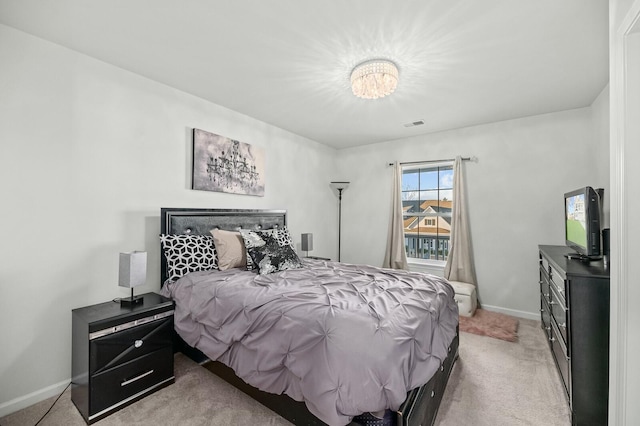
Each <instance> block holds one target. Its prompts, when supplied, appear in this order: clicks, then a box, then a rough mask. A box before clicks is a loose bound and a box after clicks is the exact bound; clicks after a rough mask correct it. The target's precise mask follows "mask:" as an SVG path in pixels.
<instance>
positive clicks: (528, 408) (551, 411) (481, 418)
mask: <svg viewBox="0 0 640 426" xmlns="http://www.w3.org/2000/svg"><path fill="white" fill-rule="evenodd" d="M459 352H460V357H459V359H458V361H457V362H456V364H455V366H454V369H453V372H452V374H451V378H450V379H449V383H448V385H447V389H446V392H445V395H444V397H443V401H442V404H441V406H440V410H439V412H438V418H437V419H436V425H437V426H461V425H474V426H485V425H486V426H494V425H498V426H501V425H509V426H518V425H531V426H534V425H536V426H537V425H546V426H569V425H570V421H569V408H568V404H567V401H566V398H565V396H564V394H563V390H562V385H561V383H560V378H559V377H558V373H557V372H556V370H555V366H554V363H553V359H552V358H551V353H550V351H549V347H548V344H547V342H546V340H545V337H544V333H543V331H542V330H541V329H540V322H538V321H533V320H523V319H521V320H520V325H519V339H518V342H515V343H513V342H507V341H504V340H498V339H493V338H489V337H486V336H479V335H476V334H470V333H465V332H462V333H461V336H460V350H459ZM175 375H176V382H175V383H174V384H172V385H170V386H168V387H166V388H164V389H161V390H160V391H158V392H156V393H154V394H152V395H149V396H148V397H146V398H144V399H142V400H140V401H138V402H136V403H134V404H132V405H130V406H128V407H125V408H124V409H122V410H120V411H118V412H116V413H114V414H112V415H110V416H109V417H106V418H105V419H103V420H100V421H99V422H96V423H94V425H96V426H123V425H134V426H135V425H138V426H146V425H153V426H161V425H187V426H200V425H211V426H214V425H215V426H217V425H220V426H227V425H237V426H245V425H247V426H248V425H290V423H289V422H287V421H286V420H284V419H283V418H282V417H280V416H278V415H277V414H275V413H274V412H272V411H271V410H269V409H267V408H265V407H264V406H262V405H261V404H259V403H257V402H256V401H254V400H253V399H251V398H249V397H248V396H246V395H245V394H243V393H242V392H240V391H238V390H237V389H235V388H234V387H232V386H231V385H229V384H228V383H226V382H224V381H223V380H222V379H220V378H218V377H217V376H215V375H213V374H212V373H210V372H209V371H208V370H206V369H205V368H203V367H201V366H200V365H198V364H196V363H194V362H193V361H191V360H190V359H188V358H187V357H185V356H184V355H182V354H176V357H175ZM54 400H55V398H50V399H47V400H45V401H42V402H39V403H37V404H35V405H32V406H30V407H27V408H25V409H23V410H20V411H17V412H15V413H13V414H10V415H8V416H6V417H3V418H0V425H1V426H32V425H35V424H36V422H37V421H38V420H39V419H40V417H41V416H42V415H43V414H44V413H45V412H46V411H47V409H48V408H49V407H50V406H51V404H52V403H53V401H54ZM40 425H43V426H46V425H55V426H57V425H65V426H66V425H69V426H83V425H85V423H84V420H83V419H82V417H81V416H80V413H78V411H77V410H76V408H75V406H74V405H73V403H72V402H71V393H70V391H69V390H67V391H65V392H64V394H63V395H62V397H61V398H60V400H59V401H58V402H57V403H56V404H55V406H54V407H53V409H52V410H51V412H50V413H49V414H48V415H47V416H46V417H45V419H44V420H43V421H42V422H41V423H40Z"/></svg>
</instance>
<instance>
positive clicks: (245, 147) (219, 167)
mask: <svg viewBox="0 0 640 426" xmlns="http://www.w3.org/2000/svg"><path fill="white" fill-rule="evenodd" d="M192 189H196V190H202V191H215V192H228V193H231V194H244V195H255V196H258V197H262V196H264V151H263V150H262V148H259V147H256V146H253V145H250V144H248V143H243V142H238V141H237V140H234V139H230V138H227V137H224V136H220V135H216V134H215V133H209V132H206V131H204V130H200V129H193V179H192Z"/></svg>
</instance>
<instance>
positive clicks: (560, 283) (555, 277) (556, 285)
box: [549, 266, 566, 303]
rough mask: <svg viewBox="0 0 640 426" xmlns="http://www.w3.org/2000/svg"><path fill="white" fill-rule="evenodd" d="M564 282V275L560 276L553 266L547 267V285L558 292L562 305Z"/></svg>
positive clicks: (563, 300) (563, 301)
mask: <svg viewBox="0 0 640 426" xmlns="http://www.w3.org/2000/svg"><path fill="white" fill-rule="evenodd" d="M565 281H566V277H565V276H564V275H562V274H560V272H558V271H557V270H556V269H555V268H554V267H553V266H549V284H550V286H551V288H553V289H555V290H556V291H557V292H558V295H559V296H560V299H562V303H565Z"/></svg>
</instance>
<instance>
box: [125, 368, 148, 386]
mask: <svg viewBox="0 0 640 426" xmlns="http://www.w3.org/2000/svg"><path fill="white" fill-rule="evenodd" d="M149 374H153V370H149V371H147V372H146V373H142V374H141V375H139V376H136V377H134V378H133V379H129V380H125V381H124V382H122V383H120V386H127V385H130V384H131V383H133V382H136V381H138V380H140V379H142V378H143V377H147V376H148V375H149Z"/></svg>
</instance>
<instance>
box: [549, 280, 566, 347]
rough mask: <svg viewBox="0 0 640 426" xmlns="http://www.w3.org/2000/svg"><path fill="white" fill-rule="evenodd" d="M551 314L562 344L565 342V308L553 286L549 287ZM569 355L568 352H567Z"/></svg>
mask: <svg viewBox="0 0 640 426" xmlns="http://www.w3.org/2000/svg"><path fill="white" fill-rule="evenodd" d="M549 305H550V308H551V315H552V316H553V319H554V320H555V322H556V325H557V326H558V330H559V333H560V336H561V337H562V340H563V342H564V344H565V345H566V344H567V318H568V317H569V316H568V315H567V308H566V307H565V306H564V300H562V299H561V298H560V296H559V295H558V292H557V291H556V289H555V288H552V289H551V301H550V302H549ZM569 355H570V354H569Z"/></svg>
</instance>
